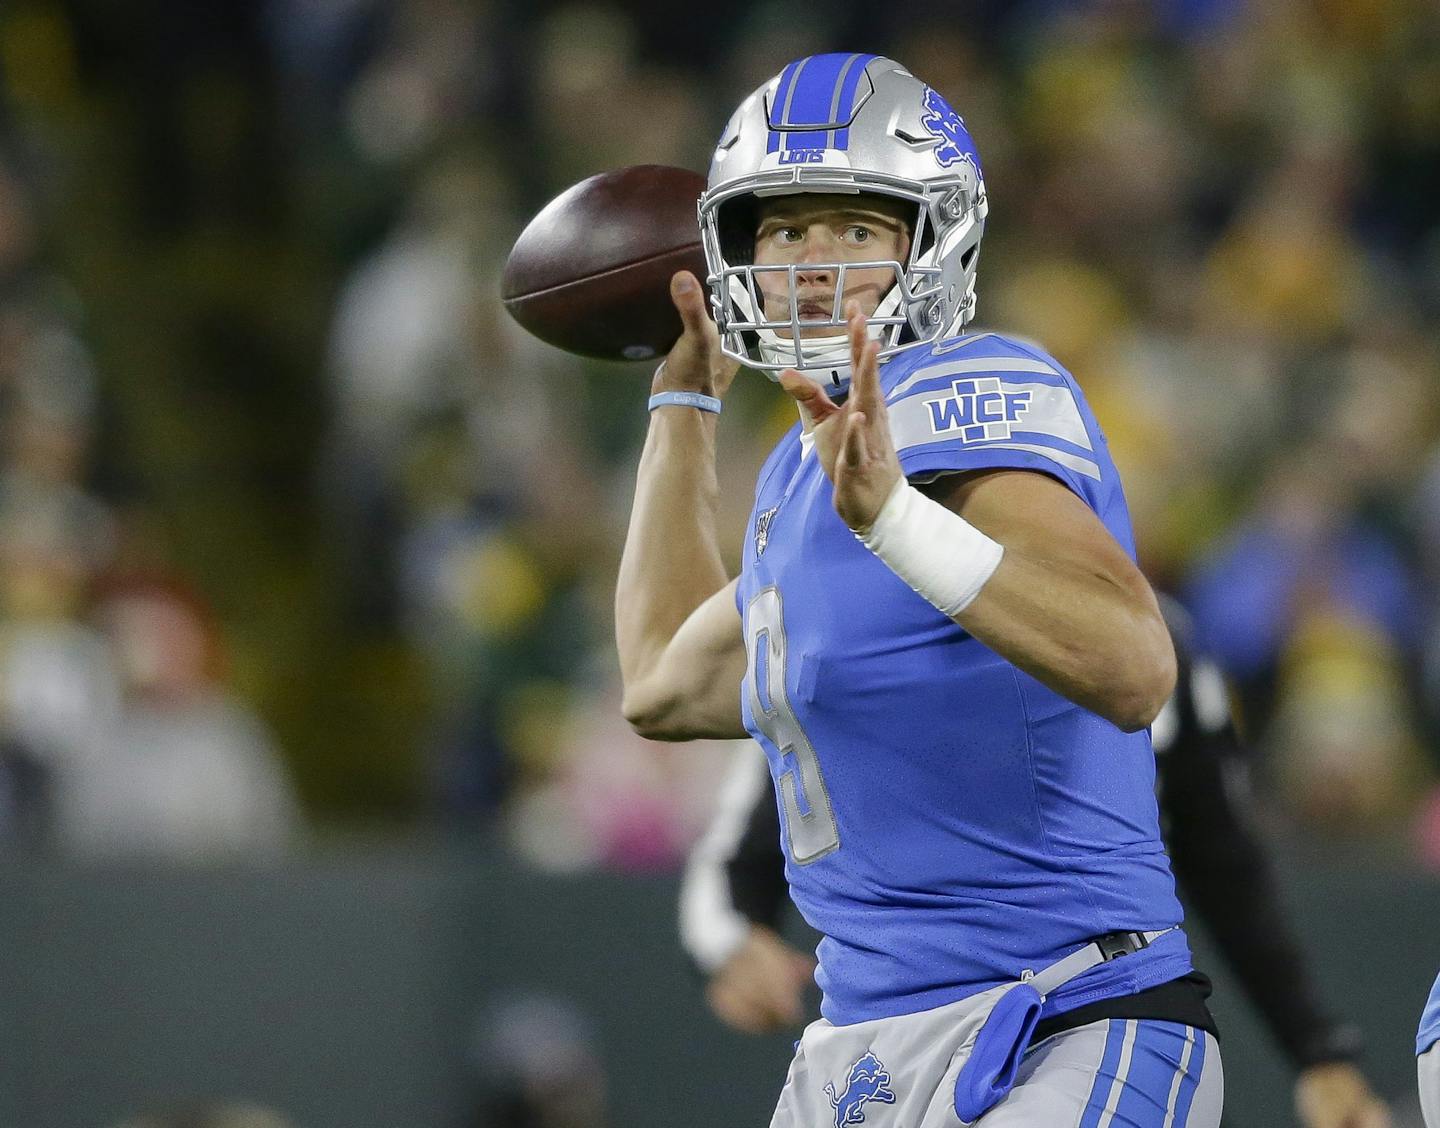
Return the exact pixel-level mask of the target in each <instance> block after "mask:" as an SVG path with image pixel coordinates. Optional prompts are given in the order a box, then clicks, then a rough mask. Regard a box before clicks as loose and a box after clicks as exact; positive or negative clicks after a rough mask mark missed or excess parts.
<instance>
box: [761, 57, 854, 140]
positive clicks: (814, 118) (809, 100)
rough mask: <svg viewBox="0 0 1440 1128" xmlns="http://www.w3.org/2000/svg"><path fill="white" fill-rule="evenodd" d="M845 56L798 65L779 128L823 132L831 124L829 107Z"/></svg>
mask: <svg viewBox="0 0 1440 1128" xmlns="http://www.w3.org/2000/svg"><path fill="white" fill-rule="evenodd" d="M849 60H850V56H849V55H843V54H833V55H811V56H810V57H809V58H808V59H804V60H802V62H801V69H800V70H799V71H797V72H796V75H795V83H794V85H793V87H792V89H791V90H790V96H789V97H788V98H787V99H786V104H785V106H784V116H783V117H782V118H781V120H780V123H779V124H780V125H781V126H782V127H784V128H787V129H823V128H824V127H825V126H827V125H830V124H831V118H830V104H831V102H832V101H833V100H834V92H835V87H836V85H837V83H838V81H839V79H840V74H841V71H843V70H844V68H845V64H846V63H847V62H848V61H849Z"/></svg>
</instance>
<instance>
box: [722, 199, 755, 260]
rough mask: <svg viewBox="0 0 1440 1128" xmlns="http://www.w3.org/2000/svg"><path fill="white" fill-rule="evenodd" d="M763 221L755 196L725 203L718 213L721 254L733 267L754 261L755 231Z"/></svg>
mask: <svg viewBox="0 0 1440 1128" xmlns="http://www.w3.org/2000/svg"><path fill="white" fill-rule="evenodd" d="M759 222H760V202H759V200H757V199H756V198H755V197H754V196H751V195H743V196H736V197H735V198H734V199H733V200H726V201H725V202H724V203H723V204H721V205H720V207H719V208H718V209H717V210H716V213H715V226H716V228H717V229H718V232H719V235H720V252H721V254H723V255H724V256H725V261H726V262H728V263H729V264H730V265H731V266H750V265H752V264H753V263H754V262H755V229H756V227H757V226H758V224H759Z"/></svg>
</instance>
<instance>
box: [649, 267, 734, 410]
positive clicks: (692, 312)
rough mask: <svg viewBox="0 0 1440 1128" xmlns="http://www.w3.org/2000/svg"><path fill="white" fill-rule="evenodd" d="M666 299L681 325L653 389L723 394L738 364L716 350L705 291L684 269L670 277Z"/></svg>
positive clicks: (716, 333) (717, 341) (716, 332)
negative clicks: (668, 292)
mask: <svg viewBox="0 0 1440 1128" xmlns="http://www.w3.org/2000/svg"><path fill="white" fill-rule="evenodd" d="M670 300H671V301H672V302H674V303H675V309H676V310H677V311H678V312H679V314H680V321H681V324H683V325H684V326H685V330H684V332H682V333H681V334H680V339H679V340H678V341H676V342H675V345H674V347H673V348H672V349H671V350H670V354H669V355H668V356H667V357H666V358H665V363H664V364H662V365H661V366H660V367H659V368H658V369H657V370H656V372H655V380H654V386H653V387H652V388H651V394H654V393H655V392H679V391H683V392H703V393H705V394H706V395H707V396H722V397H723V396H724V395H725V393H726V392H727V391H729V390H730V384H731V382H732V381H733V380H734V379H735V373H736V372H737V371H738V370H739V368H740V365H739V364H738V363H737V362H736V361H734V360H732V359H731V358H730V357H728V356H726V355H725V354H724V353H722V352H721V351H720V333H719V330H717V329H716V328H715V322H713V321H712V320H710V311H709V308H708V306H709V300H708V293H707V291H706V289H705V287H704V286H702V285H701V284H700V282H699V280H698V279H696V277H695V275H693V274H691V273H690V272H689V271H688V270H681V271H677V272H676V273H675V275H674V277H672V278H671V279H670Z"/></svg>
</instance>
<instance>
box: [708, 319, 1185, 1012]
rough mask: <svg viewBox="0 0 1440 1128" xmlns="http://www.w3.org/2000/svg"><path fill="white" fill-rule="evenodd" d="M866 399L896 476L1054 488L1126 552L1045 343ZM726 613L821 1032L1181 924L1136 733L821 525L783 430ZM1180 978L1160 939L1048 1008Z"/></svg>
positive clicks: (895, 373) (887, 378) (1146, 741)
mask: <svg viewBox="0 0 1440 1128" xmlns="http://www.w3.org/2000/svg"><path fill="white" fill-rule="evenodd" d="M881 383H882V386H883V387H884V389H885V391H886V399H887V403H888V405H889V412H890V426H891V432H892V434H893V436H894V438H895V443H896V447H897V449H898V451H899V454H900V462H901V465H902V466H903V467H904V469H905V473H906V475H907V476H908V477H909V478H910V480H911V481H926V480H929V479H932V478H934V477H936V476H937V475H940V474H944V473H949V472H956V471H966V470H978V469H983V468H993V467H1011V468H1020V469H1025V470H1033V471H1037V472H1039V473H1043V474H1049V475H1051V476H1052V477H1054V478H1056V479H1058V480H1059V481H1061V482H1062V483H1064V484H1065V485H1066V486H1068V487H1069V488H1070V489H1071V490H1073V491H1074V492H1075V493H1076V494H1077V495H1078V496H1079V497H1080V498H1081V499H1083V500H1084V502H1085V503H1086V504H1087V505H1088V506H1089V507H1090V508H1091V509H1092V510H1094V512H1095V513H1096V514H1097V515H1098V516H1099V518H1100V520H1101V521H1103V522H1104V524H1105V526H1106V528H1108V529H1109V530H1110V532H1111V534H1112V535H1113V536H1114V537H1115V539H1116V540H1117V541H1118V542H1119V543H1120V544H1121V545H1123V546H1124V547H1125V549H1126V551H1128V552H1130V553H1131V555H1132V556H1133V555H1134V544H1133V540H1132V536H1131V531H1130V518H1129V513H1128V510H1127V509H1126V505H1125V499H1124V495H1123V494H1122V492H1121V489H1120V481H1119V478H1118V477H1117V475H1116V472H1115V467H1114V465H1113V463H1112V462H1111V459H1110V455H1109V452H1108V450H1107V448H1106V444H1105V438H1104V436H1103V435H1102V434H1101V431H1100V428H1099V426H1098V425H1097V424H1096V422H1095V419H1094V416H1093V415H1092V414H1091V412H1090V408H1089V407H1088V405H1087V404H1086V402H1085V398H1084V396H1083V395H1082V394H1081V392H1080V389H1079V387H1078V386H1077V385H1076V383H1075V381H1074V379H1073V378H1072V377H1071V376H1070V375H1069V374H1068V373H1067V372H1066V371H1065V370H1064V369H1063V368H1061V367H1060V365H1059V364H1058V363H1056V361H1054V360H1053V359H1052V358H1050V357H1049V356H1047V355H1046V354H1045V353H1044V352H1042V351H1040V350H1038V349H1036V348H1034V347H1031V346H1029V345H1026V344H1023V343H1021V342H1019V341H1016V340H1014V339H1012V338H1007V337H1003V336H999V335H995V334H981V335H976V336H969V337H961V338H955V339H951V340H948V341H945V342H943V343H939V344H935V345H929V346H917V347H916V348H914V349H910V350H908V351H906V352H903V353H901V354H899V355H898V356H897V357H895V358H894V359H892V360H890V361H889V362H887V363H886V364H885V365H883V366H882V368H881ZM737 603H738V605H739V607H740V611H741V614H742V616H743V619H744V632H745V641H746V649H747V653H748V657H749V669H748V672H747V674H746V678H745V683H744V685H743V687H742V690H741V697H742V702H741V707H742V711H743V714H744V718H745V725H746V728H747V729H749V731H750V733H751V734H752V735H753V736H754V737H755V739H756V740H757V741H759V743H760V744H761V746H762V747H763V748H764V749H765V752H766V755H767V756H768V758H769V761H770V769H771V773H772V776H773V778H774V780H775V788H776V799H777V802H778V804H779V806H780V815H781V826H782V839H783V845H784V848H785V854H786V875H787V877H788V879H789V881H790V886H791V892H792V895H793V897H794V900H795V903H796V905H797V906H798V907H799V909H800V911H801V913H802V914H803V915H804V917H805V919H806V920H807V921H809V922H810V924H811V925H812V926H813V927H815V928H816V929H817V930H818V931H819V932H821V933H822V934H823V939H822V941H821V943H820V946H819V950H818V953H817V954H818V956H819V963H820V966H819V971H818V972H817V979H818V981H819V983H820V987H821V989H822V990H823V992H824V1000H823V1004H822V1007H821V1012H822V1013H823V1014H824V1015H825V1017H826V1018H828V1019H829V1020H830V1021H831V1022H834V1023H836V1024H841V1025H843V1024H849V1023H853V1022H861V1021H866V1020H869V1019H873V1018H881V1017H888V1016H892V1015H896V1014H905V1013H910V1012H913V1011H918V1010H924V1009H928V1008H930V1007H934V1006H940V1005H943V1004H945V1003H948V1002H952V1001H954V1000H956V999H960V998H964V997H966V996H967V995H970V994H973V993H975V992H978V991H982V990H985V989H988V988H990V987H993V986H995V985H997V984H999V983H1002V982H1007V981H1011V980H1015V979H1017V978H1019V977H1020V975H1021V973H1022V971H1024V970H1025V969H1027V968H1029V969H1035V970H1038V969H1039V968H1041V967H1043V966H1045V965H1046V964H1049V963H1051V962H1053V961H1054V960H1057V959H1059V958H1061V957H1062V956H1064V955H1066V954H1068V953H1069V952H1071V951H1074V950H1075V949H1076V948H1078V947H1080V946H1081V945H1083V944H1084V943H1085V942H1087V941H1089V940H1091V939H1093V938H1094V937H1096V936H1099V935H1103V934H1104V933H1107V932H1112V931H1117V930H1126V931H1147V930H1152V929H1153V930H1158V929H1163V928H1167V927H1169V926H1171V925H1175V924H1178V923H1179V921H1180V918H1181V912H1180V905H1179V903H1178V902H1177V901H1176V899H1175V892H1174V882H1173V879H1172V877H1171V874H1170V867H1169V862H1168V860H1167V858H1166V856H1165V851H1164V847H1163V846H1162V845H1161V842H1160V831H1159V822H1158V815H1157V810H1156V801H1155V761H1154V754H1153V752H1152V751H1151V747H1150V737H1149V734H1148V733H1147V732H1138V733H1131V734H1126V733H1124V732H1121V731H1120V730H1119V729H1118V728H1116V727H1115V726H1114V725H1112V724H1111V723H1110V722H1109V721H1106V720H1103V719H1102V718H1100V717H1099V716H1097V715H1096V714H1094V713H1092V712H1090V711H1088V710H1086V709H1083V708H1081V707H1080V706H1078V705H1075V704H1073V703H1072V702H1070V701H1068V700H1066V699H1065V698H1063V697H1061V696H1060V695H1059V694H1057V693H1055V692H1054V691H1052V690H1050V689H1047V688H1046V687H1045V686H1044V685H1042V684H1041V683H1040V682H1038V681H1036V680H1035V679H1034V678H1032V677H1030V676H1029V675H1027V674H1025V673H1024V672H1023V671H1021V670H1019V669H1018V668H1016V667H1015V666H1014V665H1012V664H1011V663H1009V662H1007V661H1006V660H1004V659H1003V658H1001V657H999V656H998V655H997V654H995V653H994V651H992V650H990V649H988V648H987V647H986V646H984V645H983V644H981V643H980V642H978V641H976V640H975V639H974V638H972V637H971V636H970V635H969V634H968V633H967V632H966V631H965V630H964V629H962V628H961V627H960V626H958V625H957V624H956V623H955V622H954V621H953V620H951V619H949V618H947V617H946V616H945V615H943V614H941V613H940V612H939V611H937V610H936V609H935V608H934V607H933V606H932V605H931V604H930V603H929V602H927V601H926V600H925V599H924V598H922V597H921V596H919V595H917V594H916V593H915V592H914V591H913V590H912V589H911V588H910V587H909V586H908V585H906V584H905V582H904V581H903V580H901V579H900V578H899V577H897V576H896V575H895V574H894V573H893V572H892V571H890V569H889V568H888V567H887V566H886V565H885V564H884V563H882V562H881V561H880V560H879V559H878V558H877V557H876V556H874V555H873V554H872V553H871V552H870V551H869V550H868V549H866V548H865V547H864V545H862V544H861V543H860V542H859V541H858V540H857V539H856V538H855V536H854V534H852V533H851V532H850V530H849V529H848V528H847V527H846V526H845V524H844V523H843V522H842V521H841V520H840V518H839V516H838V515H837V514H836V512H835V508H834V504H833V493H832V489H831V485H830V482H829V480H828V479H827V478H826V476H825V473H824V471H823V470H822V469H821V467H820V465H819V460H818V459H817V458H816V457H815V456H814V455H813V453H810V454H807V453H805V452H804V451H803V450H802V444H801V442H800V428H799V426H798V425H797V426H796V427H795V428H794V429H792V430H791V431H790V432H789V433H788V434H787V435H786V436H785V437H784V438H783V439H782V440H781V441H780V443H779V445H778V446H777V447H776V448H775V450H774V451H773V452H772V453H771V455H770V457H769V459H768V460H767V462H766V463H765V466H764V468H763V469H762V471H761V474H760V478H759V482H758V484H757V487H756V500H755V510H754V513H753V514H752V517H751V522H750V527H749V529H748V531H747V534H746V541H745V549H744V561H743V566H742V571H741V576H740V583H739V586H738V592H737ZM1190 967H1191V964H1190V951H1189V947H1188V944H1187V942H1186V939H1185V936H1184V933H1183V932H1181V931H1180V930H1179V929H1176V930H1175V931H1174V932H1171V933H1169V934H1167V935H1166V936H1164V937H1162V938H1160V939H1159V940H1158V941H1156V942H1155V943H1154V944H1152V945H1151V946H1150V947H1149V948H1147V949H1145V950H1143V951H1141V952H1137V953H1134V954H1131V955H1128V956H1123V957H1121V958H1119V959H1116V960H1113V961H1111V962H1109V963H1105V964H1101V965H1100V966H1098V967H1096V968H1094V969H1093V970H1091V971H1090V972H1087V973H1086V974H1085V975H1083V976H1081V977H1080V978H1078V979H1076V980H1074V981H1072V982H1071V983H1070V984H1069V985H1067V986H1066V987H1065V988H1063V989H1062V990H1061V991H1059V992H1057V993H1056V995H1055V996H1053V997H1052V998H1051V999H1050V1000H1049V1002H1048V1004H1047V1013H1058V1012H1060V1011H1064V1010H1069V1009H1072V1008H1074V1007H1076V1006H1080V1005H1082V1004H1084V1003H1088V1002H1091V1001H1094V1000H1096V999H1100V998H1105V997H1109V996H1113V995H1124V994H1131V993H1134V992H1136V991H1139V990H1143V989H1145V988H1147V987H1151V986H1154V985H1156V984H1159V983H1163V982H1165V981H1167V980H1169V979H1173V978H1175V977H1176V976H1179V975H1183V974H1185V973H1186V972H1187V971H1189V970H1190Z"/></svg>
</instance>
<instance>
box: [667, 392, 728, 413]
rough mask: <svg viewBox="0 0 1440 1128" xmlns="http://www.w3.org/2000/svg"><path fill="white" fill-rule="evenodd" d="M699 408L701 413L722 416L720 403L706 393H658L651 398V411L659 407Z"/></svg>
mask: <svg viewBox="0 0 1440 1128" xmlns="http://www.w3.org/2000/svg"><path fill="white" fill-rule="evenodd" d="M671 405H673V406H675V407H698V408H699V409H700V410H701V411H712V412H714V413H715V414H716V415H719V414H720V401H719V400H718V399H717V398H716V397H714V396H707V395H706V394H705V393H704V392H656V393H655V394H654V395H653V396H651V397H650V410H651V411H654V410H655V409H656V408H657V407H669V406H671Z"/></svg>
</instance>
